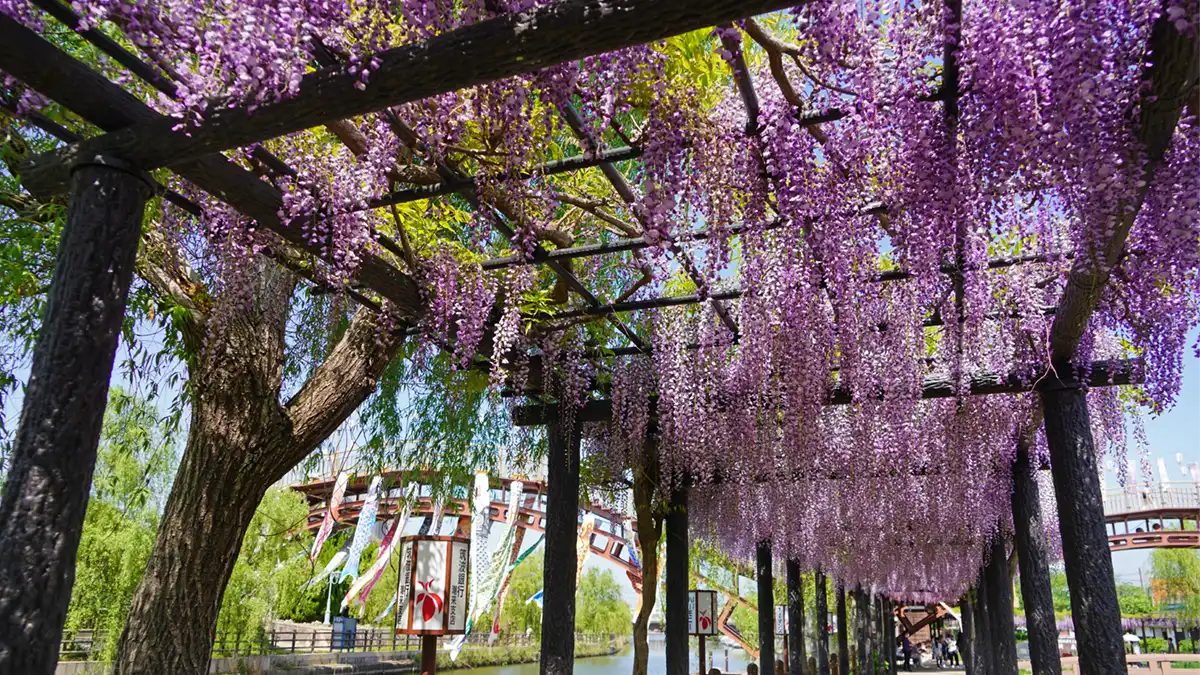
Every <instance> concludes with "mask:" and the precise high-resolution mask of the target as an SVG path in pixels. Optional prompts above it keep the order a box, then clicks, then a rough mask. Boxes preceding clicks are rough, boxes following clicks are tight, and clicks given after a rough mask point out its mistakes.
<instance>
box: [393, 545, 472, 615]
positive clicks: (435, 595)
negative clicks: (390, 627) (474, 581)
mask: <svg viewBox="0 0 1200 675" xmlns="http://www.w3.org/2000/svg"><path fill="white" fill-rule="evenodd" d="M470 550H471V546H470V541H469V540H467V539H463V538H456V537H428V536H414V537H405V538H404V539H402V540H401V549H400V584H399V587H398V588H397V592H396V598H397V607H398V608H399V609H398V611H399V612H400V614H399V622H398V624H397V626H396V630H397V632H399V633H408V634H413V635H455V634H459V633H462V632H464V631H465V630H466V627H467V593H468V591H469V586H470V584H469V582H468V570H469V569H470Z"/></svg>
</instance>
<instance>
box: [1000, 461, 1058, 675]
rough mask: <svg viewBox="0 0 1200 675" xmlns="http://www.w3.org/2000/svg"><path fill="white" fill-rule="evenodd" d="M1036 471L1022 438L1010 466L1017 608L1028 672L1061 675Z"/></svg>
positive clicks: (1056, 628)
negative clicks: (1025, 636)
mask: <svg viewBox="0 0 1200 675" xmlns="http://www.w3.org/2000/svg"><path fill="white" fill-rule="evenodd" d="M1036 470H1037V469H1036V467H1034V466H1033V460H1032V458H1031V457H1030V454H1029V442H1028V441H1027V440H1026V439H1024V438H1022V439H1021V441H1019V442H1018V443H1017V461H1016V462H1014V463H1013V494H1012V510H1013V534H1014V545H1015V546H1016V549H1017V563H1018V565H1020V570H1021V605H1022V606H1023V607H1022V608H1023V609H1024V611H1025V628H1026V630H1027V631H1028V632H1029V661H1030V669H1031V670H1032V672H1033V675H1062V664H1061V662H1060V660H1059V655H1058V626H1057V621H1056V619H1055V616H1054V596H1053V595H1052V594H1051V591H1050V562H1049V561H1048V560H1047V558H1046V530H1045V527H1044V525H1043V523H1042V505H1041V502H1040V501H1039V495H1038V484H1037V480H1036V479H1035V474H1034V472H1035V471H1036Z"/></svg>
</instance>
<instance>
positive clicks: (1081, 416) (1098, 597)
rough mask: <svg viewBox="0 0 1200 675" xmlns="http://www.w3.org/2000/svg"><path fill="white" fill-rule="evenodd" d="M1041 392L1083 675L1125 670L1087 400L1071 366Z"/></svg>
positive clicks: (1110, 554)
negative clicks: (1063, 378) (1064, 378)
mask: <svg viewBox="0 0 1200 675" xmlns="http://www.w3.org/2000/svg"><path fill="white" fill-rule="evenodd" d="M1058 372H1059V376H1060V377H1064V376H1065V377H1067V378H1068V379H1067V380H1066V381H1064V380H1060V379H1055V380H1052V381H1049V382H1045V381H1044V383H1043V387H1042V388H1041V389H1040V394H1041V398H1042V409H1043V411H1044V412H1045V418H1046V444H1047V445H1048V446H1049V448H1050V464H1051V474H1052V475H1053V477H1054V494H1055V497H1056V500H1057V502H1058V522H1059V531H1060V532H1061V534H1062V547H1063V560H1064V561H1065V563H1066V572H1067V584H1068V586H1069V588H1070V590H1071V618H1072V619H1073V620H1074V622H1075V637H1076V640H1078V642H1079V670H1080V673H1081V674H1082V675H1101V674H1104V675H1110V674H1113V673H1125V672H1126V666H1125V644H1124V642H1123V640H1122V637H1121V610H1120V607H1119V606H1118V604H1117V588H1116V581H1115V579H1114V577H1113V566H1112V553H1111V552H1110V551H1109V548H1108V533H1107V531H1106V530H1105V528H1104V500H1103V495H1102V494H1101V491H1100V473H1099V467H1098V466H1097V464H1096V452H1095V442H1094V440H1093V439H1092V426H1091V419H1090V417H1089V415H1088V407H1087V397H1086V394H1085V392H1084V391H1083V389H1082V388H1080V386H1079V382H1078V380H1077V379H1076V378H1075V376H1074V374H1073V373H1072V371H1071V368H1070V367H1069V366H1060V367H1059V368H1058Z"/></svg>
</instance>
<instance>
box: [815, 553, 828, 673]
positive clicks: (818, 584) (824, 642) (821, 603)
mask: <svg viewBox="0 0 1200 675" xmlns="http://www.w3.org/2000/svg"><path fill="white" fill-rule="evenodd" d="M814 576H815V578H814V582H813V586H814V587H815V590H816V594H817V597H816V598H814V600H815V602H814V604H815V605H816V607H815V608H814V609H815V610H816V613H817V675H830V673H829V630H828V626H829V597H828V595H826V594H827V593H828V591H829V588H828V584H827V583H826V580H825V572H824V571H823V570H820V569H818V570H817V572H816V574H815V575H814Z"/></svg>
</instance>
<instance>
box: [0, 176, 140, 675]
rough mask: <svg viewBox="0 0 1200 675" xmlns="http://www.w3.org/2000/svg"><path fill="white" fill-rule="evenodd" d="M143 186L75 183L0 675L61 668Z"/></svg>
mask: <svg viewBox="0 0 1200 675" xmlns="http://www.w3.org/2000/svg"><path fill="white" fill-rule="evenodd" d="M148 180H149V179H148V178H142V177H140V176H137V175H135V174H134V173H131V172H127V171H123V170H120V169H114V168H109V167H105V166H101V165H99V160H97V163H96V164H84V165H81V166H79V167H77V168H76V169H75V171H74V172H73V174H72V176H71V195H70V204H69V207H68V211H67V222H66V226H65V227H64V228H63V234H62V239H61V241H60V242H59V245H58V252H57V257H56V260H55V265H54V278H53V281H52V282H51V286H50V297H49V299H48V301H47V303H46V310H45V312H46V313H45V316H44V317H43V321H42V328H41V331H40V333H39V335H38V342H37V347H36V348H35V349H34V352H33V365H32V368H31V371H30V376H29V385H28V388H27V389H26V392H25V402H24V407H23V408H22V410H21V424H20V428H19V429H18V430H17V438H16V442H15V444H14V446H13V452H12V458H11V465H10V468H9V472H8V478H7V481H6V483H5V486H4V495H3V497H2V498H0V672H4V673H29V674H31V675H39V674H41V673H52V672H54V669H55V666H56V664H57V662H58V648H59V641H60V640H61V639H62V628H63V623H64V622H65V621H66V618H67V605H68V604H70V601H71V586H72V585H73V584H74V582H75V554H76V553H77V551H78V549H79V538H80V535H81V533H82V531H83V516H84V512H85V511H86V510H87V500H88V492H89V491H90V490H91V484H92V470H93V469H94V468H95V465H96V448H97V446H98V445H99V442H100V428H101V425H102V423H103V420H104V408H105V405H106V403H107V401H108V381H109V377H110V376H111V375H112V364H113V358H114V355H115V353H116V349H117V335H118V332H119V330H120V328H121V319H122V317H123V316H124V315H125V301H126V298H127V297H128V295H129V284H130V282H131V281H132V280H133V264H134V259H135V257H136V256H137V250H138V239H139V237H140V236H141V227H142V218H143V212H144V210H145V206H146V200H147V199H149V197H150V194H151V192H150V186H149V183H148V182H147V181H148Z"/></svg>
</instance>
